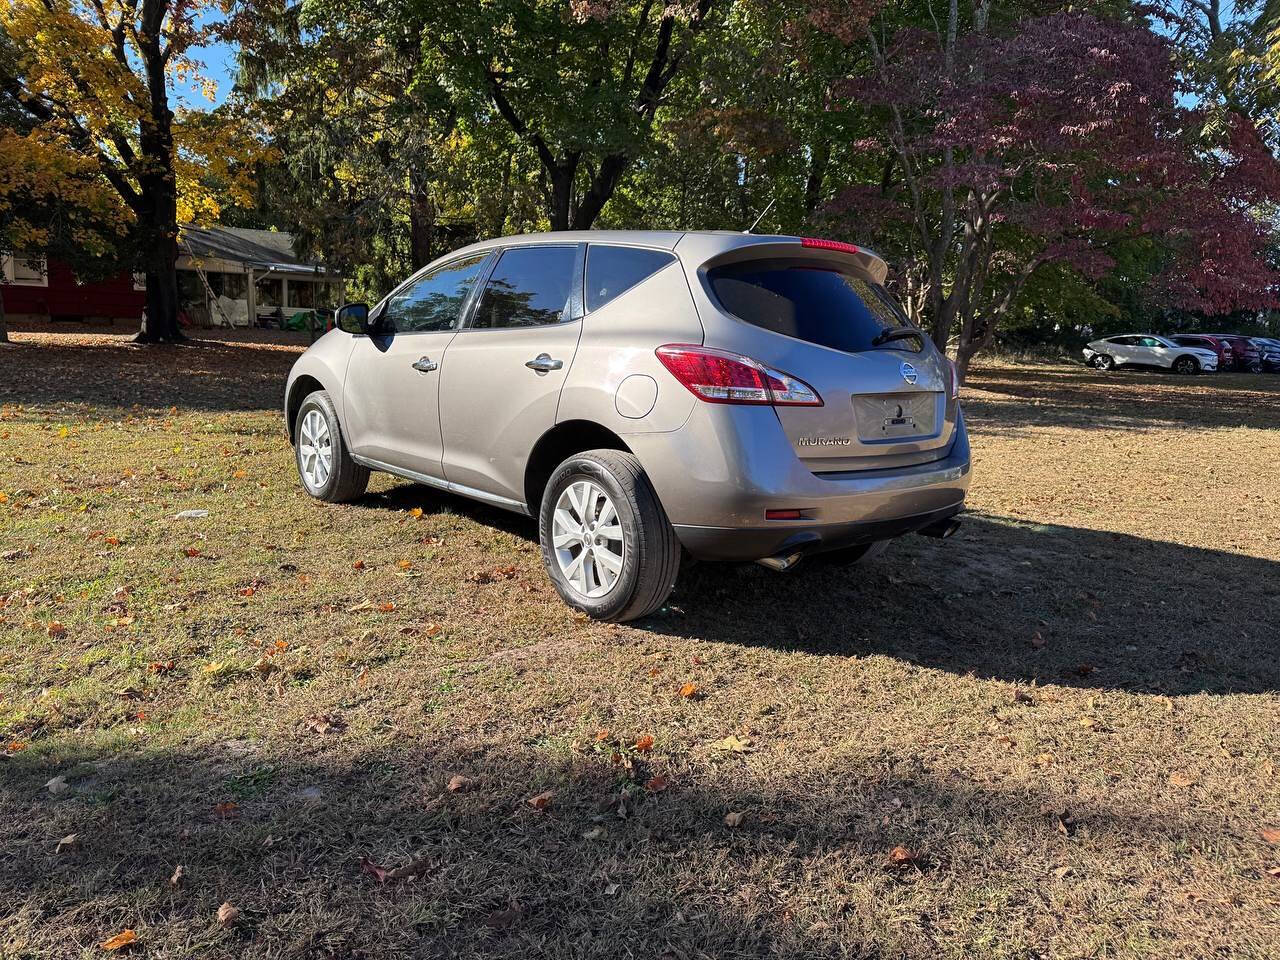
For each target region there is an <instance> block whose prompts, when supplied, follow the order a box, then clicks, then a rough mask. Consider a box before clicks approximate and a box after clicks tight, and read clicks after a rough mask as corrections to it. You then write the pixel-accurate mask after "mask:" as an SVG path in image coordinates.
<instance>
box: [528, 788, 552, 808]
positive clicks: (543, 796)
mask: <svg viewBox="0 0 1280 960" xmlns="http://www.w3.org/2000/svg"><path fill="white" fill-rule="evenodd" d="M555 795H556V793H555V791H554V790H544V791H543V792H542V793H540V794H538V795H537V796H536V797H530V798H529V799H528V800H526V801H525V803H527V804H528V805H529V806H531V807H533V809H535V810H545V809H547V807H549V806H551V801H552V800H553V799H555Z"/></svg>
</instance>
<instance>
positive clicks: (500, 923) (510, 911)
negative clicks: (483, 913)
mask: <svg viewBox="0 0 1280 960" xmlns="http://www.w3.org/2000/svg"><path fill="white" fill-rule="evenodd" d="M522 912H523V911H522V910H521V909H520V906H519V904H514V903H513V904H512V905H511V906H509V907H507V909H505V910H495V911H493V913H491V914H489V918H488V919H487V920H485V925H486V926H489V927H493V928H494V929H495V930H505V929H506V928H507V927H510V926H514V925H515V924H516V923H519V922H520V915H521V913H522Z"/></svg>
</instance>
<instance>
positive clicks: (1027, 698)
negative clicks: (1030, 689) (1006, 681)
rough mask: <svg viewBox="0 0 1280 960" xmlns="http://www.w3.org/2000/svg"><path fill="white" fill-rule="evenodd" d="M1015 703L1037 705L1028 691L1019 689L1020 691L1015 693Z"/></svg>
mask: <svg viewBox="0 0 1280 960" xmlns="http://www.w3.org/2000/svg"><path fill="white" fill-rule="evenodd" d="M1013 702H1014V703H1035V700H1034V699H1032V696H1031V694H1029V693H1027V691H1025V690H1023V689H1022V688H1021V687H1019V688H1018V689H1016V690H1014V691H1013Z"/></svg>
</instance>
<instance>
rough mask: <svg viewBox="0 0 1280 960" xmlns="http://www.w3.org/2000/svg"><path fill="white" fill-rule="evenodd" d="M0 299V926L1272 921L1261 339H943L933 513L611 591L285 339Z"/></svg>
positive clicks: (1227, 933) (1278, 695)
mask: <svg viewBox="0 0 1280 960" xmlns="http://www.w3.org/2000/svg"><path fill="white" fill-rule="evenodd" d="M13 339H14V340H15V341H16V343H15V345H14V346H12V347H8V348H0V500H2V502H0V557H2V559H0V747H4V748H5V749H4V750H2V751H0V757H3V758H2V759H0V851H2V852H3V855H2V856H0V957H4V958H10V957H14V958H16V957H23V958H25V957H79V956H102V955H105V952H104V951H103V949H102V948H101V947H100V946H99V944H100V943H102V942H103V941H106V940H107V939H108V938H110V937H112V936H113V935H116V934H119V933H120V932H121V931H124V930H126V929H127V930H132V931H134V935H135V936H136V938H137V941H138V942H137V943H136V944H135V945H134V946H132V947H130V948H126V951H125V952H129V953H132V954H133V955H138V956H154V957H186V956H192V955H200V956H226V957H253V958H257V957H298V958H366V957H386V956H400V955H406V954H411V955H414V956H419V957H437V956H440V957H443V956H460V957H461V956H466V957H474V956H484V957H508V958H526V957H557V958H560V957H611V958H613V957H618V958H621V957H644V958H648V957H652V958H657V957H671V958H681V960H692V958H710V957H715V958H731V957H764V956H767V957H790V958H811V957H861V958H877V960H891V958H899V957H927V958H931V960H932V958H938V957H955V958H959V957H1008V958H1041V957H1044V958H1048V957H1053V958H1069V957H1107V958H1113V957H1160V958H1162V960H1164V958H1171V957H1188V958H1190V957H1207V956H1232V957H1236V956H1238V957H1274V956H1277V955H1278V954H1280V779H1278V776H1277V766H1280V736H1278V734H1280V659H1278V657H1277V644H1278V643H1280V629H1278V625H1280V392H1278V388H1280V377H1271V378H1267V377H1263V376H1246V375H1220V376H1215V377H1201V378H1194V379H1181V378H1175V377H1171V376H1163V375H1157V374H1143V373H1114V374H1110V375H1104V374H1099V373H1095V372H1093V371H1089V370H1086V369H1084V368H1079V367H1068V366H1005V365H996V364H991V365H987V366H985V367H983V368H981V369H979V370H977V371H976V372H975V374H974V376H973V377H972V380H971V382H970V384H969V385H968V386H966V388H965V406H966V410H967V415H968V417H969V421H970V426H971V430H972V433H973V447H974V455H975V460H976V464H975V482H974V487H973V491H972V495H971V498H970V508H971V514H970V516H969V518H968V520H967V521H966V524H965V526H964V528H963V529H962V531H961V532H960V534H958V535H957V536H956V537H955V538H953V539H952V540H950V541H946V542H936V541H932V540H927V539H925V538H922V537H909V538H906V539H904V540H901V541H899V542H898V543H896V544H895V545H894V546H893V547H891V548H890V550H889V552H888V553H887V554H886V555H885V556H883V557H882V558H880V559H879V560H878V561H876V562H875V563H873V564H872V565H870V566H868V567H866V568H854V569H852V570H833V569H830V568H823V567H820V566H817V565H811V566H809V567H807V568H806V567H805V565H803V564H802V565H801V567H800V568H799V569H798V570H797V571H796V572H795V573H794V574H792V575H787V576H779V575H777V574H772V573H769V572H768V571H766V570H764V569H762V568H760V567H756V566H747V567H733V566H723V567H721V566H699V567H688V568H686V570H685V571H684V572H683V573H682V577H681V580H680V583H679V585H678V587H677V591H676V593H675V594H674V595H673V596H672V599H671V602H670V604H669V605H668V606H667V607H666V608H664V609H663V610H662V611H661V612H660V613H659V614H658V615H656V616H654V617H652V618H650V619H648V620H646V621H641V622H639V623H636V624H634V625H629V626H614V625H601V624H596V623H593V622H590V621H587V620H586V619H584V618H582V617H581V616H576V615H574V614H573V613H572V612H571V611H570V610H568V609H567V608H566V607H565V606H564V605H563V604H561V602H560V600H559V599H558V597H557V596H556V595H555V593H554V591H553V590H552V589H551V587H550V585H549V583H548V582H547V580H546V578H545V576H544V574H543V571H542V567H541V562H540V559H539V555H538V551H537V547H536V544H535V543H534V542H533V539H532V538H533V536H534V527H533V524H532V522H531V521H528V520H524V519H521V518H518V517H515V516H513V515H510V514H504V513H501V512H498V511H495V510H490V509H487V508H484V507H481V506H477V505H472V504H470V503H468V502H466V501H462V500H458V499H452V498H449V497H447V496H445V495H443V494H438V493H436V492H433V491H430V490H428V489H425V488H423V487H418V486H414V485H411V484H408V483H405V482H401V481H399V480H395V479H392V478H389V477H385V476H383V477H375V478H374V482H373V484H372V486H371V491H370V494H369V495H368V496H367V497H366V498H364V499H363V500H362V501H361V502H360V503H358V504H354V505H350V506H340V507H330V506H325V505H321V504H318V503H314V502H312V501H310V500H308V499H307V498H306V497H305V496H304V495H303V493H302V491H301V489H300V487H299V485H298V482H297V480H296V477H295V473H294V468H293V461H292V454H291V450H290V449H289V446H288V443H287V441H286V439H285V437H284V434H283V431H282V427H281V418H280V413H279V410H278V407H279V405H280V401H281V393H282V389H283V382H284V376H285V373H286V371H287V369H288V367H289V365H290V363H291V362H292V361H293V359H294V357H295V356H296V354H297V352H298V349H299V348H297V347H294V346H289V345H285V344H268V343H253V342H246V341H235V340H219V341H214V342H206V343H202V344H200V345H198V346H193V347H185V348H151V349H140V348H134V347H130V346H128V345H126V344H125V342H124V340H123V338H113V337H111V336H107V335H100V334H99V335H89V334H85V335H70V334H65V333H57V334H50V333H47V332H45V333H40V332H26V333H23V332H16V333H14V334H13ZM185 510H207V511H208V516H206V517H201V518H188V519H175V516H176V515H177V514H179V513H180V512H182V511H185ZM454 778H458V779H454ZM451 781H453V782H452V786H453V787H454V788H456V789H450V784H451ZM1273 831H1274V832H1273ZM71 835H74V839H70V840H68V841H67V842H64V843H61V844H60V841H61V840H63V839H64V838H68V837H71ZM1268 838H1270V839H1268ZM179 867H181V874H182V875H181V877H180V878H178V879H177V882H173V879H172V878H173V877H174V874H175V871H176V870H177V869H178V868H179ZM384 870H390V871H395V872H393V873H391V874H390V875H388V874H386V873H384V872H383V871H384ZM224 903H226V904H230V905H231V906H232V907H234V908H236V909H238V910H239V911H240V912H239V914H238V916H235V917H233V918H229V919H228V922H227V923H226V924H225V925H224V924H220V923H219V922H218V912H219V907H220V905H222V904H224Z"/></svg>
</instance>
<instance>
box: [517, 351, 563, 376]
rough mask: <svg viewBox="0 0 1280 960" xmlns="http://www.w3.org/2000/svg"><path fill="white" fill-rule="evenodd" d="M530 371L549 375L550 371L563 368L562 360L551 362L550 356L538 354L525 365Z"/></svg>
mask: <svg viewBox="0 0 1280 960" xmlns="http://www.w3.org/2000/svg"><path fill="white" fill-rule="evenodd" d="M525 366H526V367H528V368H529V369H530V370H537V371H538V372H539V373H549V372H550V371H552V370H559V369H560V368H561V367H563V366H564V361H563V360H552V359H551V354H549V353H540V354H538V355H537V356H536V357H534V358H533V359H532V360H530V361H528V362H527V363H526V364H525Z"/></svg>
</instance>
